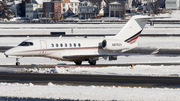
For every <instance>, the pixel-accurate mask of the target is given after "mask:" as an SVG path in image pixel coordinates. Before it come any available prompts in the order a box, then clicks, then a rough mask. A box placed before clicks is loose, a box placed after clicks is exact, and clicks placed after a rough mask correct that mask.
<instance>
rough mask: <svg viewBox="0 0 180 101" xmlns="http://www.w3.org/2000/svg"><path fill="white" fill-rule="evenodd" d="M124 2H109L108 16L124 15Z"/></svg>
mask: <svg viewBox="0 0 180 101" xmlns="http://www.w3.org/2000/svg"><path fill="white" fill-rule="evenodd" d="M124 14H125V3H124V2H112V3H110V4H109V17H124Z"/></svg>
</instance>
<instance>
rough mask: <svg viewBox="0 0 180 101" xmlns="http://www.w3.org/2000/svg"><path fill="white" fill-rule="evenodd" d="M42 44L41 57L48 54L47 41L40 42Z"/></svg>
mask: <svg viewBox="0 0 180 101" xmlns="http://www.w3.org/2000/svg"><path fill="white" fill-rule="evenodd" d="M40 44H41V51H40V55H45V54H46V49H47V44H46V41H45V40H40Z"/></svg>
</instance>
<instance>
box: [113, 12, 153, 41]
mask: <svg viewBox="0 0 180 101" xmlns="http://www.w3.org/2000/svg"><path fill="white" fill-rule="evenodd" d="M152 18H154V17H150V16H142V15H136V16H133V17H132V18H131V19H130V20H129V21H128V22H127V23H126V25H125V26H124V27H123V28H122V30H121V31H120V32H119V33H118V34H117V35H115V36H114V37H115V38H116V39H120V40H123V41H125V42H127V43H130V44H132V43H135V42H136V40H137V38H138V37H139V35H140V33H141V32H142V30H143V28H144V26H145V25H146V23H147V21H148V20H149V19H152Z"/></svg>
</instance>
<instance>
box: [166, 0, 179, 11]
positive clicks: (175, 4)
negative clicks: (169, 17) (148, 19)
mask: <svg viewBox="0 0 180 101" xmlns="http://www.w3.org/2000/svg"><path fill="white" fill-rule="evenodd" d="M165 2H166V3H165V4H166V6H165V7H166V9H172V10H175V9H179V8H180V7H179V5H180V4H179V3H180V2H179V0H166V1H165Z"/></svg>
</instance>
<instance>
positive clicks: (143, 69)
mask: <svg viewBox="0 0 180 101" xmlns="http://www.w3.org/2000/svg"><path fill="white" fill-rule="evenodd" d="M0 70H1V69H0ZM23 71H24V72H31V73H58V74H90V75H123V76H124V75H125V76H132V75H133V76H166V77H180V66H163V65H162V66H148V65H136V66H134V68H133V69H132V68H131V67H130V66H120V67H117V66H114V67H95V68H90V67H57V66H56V67H55V68H34V69H26V68H24V69H23Z"/></svg>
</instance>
